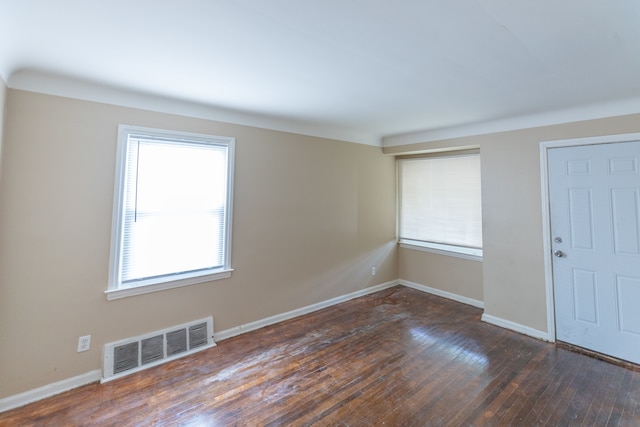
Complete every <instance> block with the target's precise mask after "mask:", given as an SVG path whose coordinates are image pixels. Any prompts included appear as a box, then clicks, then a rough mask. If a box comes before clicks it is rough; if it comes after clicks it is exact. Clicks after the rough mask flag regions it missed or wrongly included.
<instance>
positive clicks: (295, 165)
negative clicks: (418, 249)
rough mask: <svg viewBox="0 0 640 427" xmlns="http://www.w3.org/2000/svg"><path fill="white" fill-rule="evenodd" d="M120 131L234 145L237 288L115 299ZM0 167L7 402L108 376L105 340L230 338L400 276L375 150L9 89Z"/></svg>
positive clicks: (223, 285)
mask: <svg viewBox="0 0 640 427" xmlns="http://www.w3.org/2000/svg"><path fill="white" fill-rule="evenodd" d="M121 123H124V124H131V125H138V126H147V127H156V128H162V129H172V130H182V131H188V132H199V133H208V134H213V135H223V136H231V137H235V138H236V163H235V198H234V218H233V253H232V266H233V268H234V269H235V271H234V273H233V276H232V277H231V278H230V279H227V280H220V281H216V282H211V283H204V284H198V285H193V286H188V287H184V288H178V289H173V290H168V291H162V292H156V293H152V294H146V295H141V296H135V297H130V298H124V299H121V300H116V301H110V302H107V300H106V298H105V295H104V290H105V289H106V287H107V274H108V264H109V243H110V233H111V212H112V200H113V186H114V162H115V150H116V135H117V127H118V124H121ZM2 167H3V179H2V181H0V236H2V238H1V239H0V260H2V266H1V267H2V268H1V269H0V290H1V291H2V294H1V298H0V349H1V351H0V358H1V360H0V398H2V397H6V396H9V395H13V394H16V393H20V392H24V391H27V390H31V389H34V388H37V387H40V386H43V385H46V384H49V383H52V382H55V381H59V380H63V379H67V378H70V377H73V376H76V375H80V374H83V373H86V372H89V371H92V370H95V369H100V367H101V350H102V345H103V344H104V343H106V342H110V341H114V340H118V339H122V338H125V337H129V336H133V335H137V334H141V333H146V332H150V331H154V330H157V329H162V328H165V327H169V326H172V325H175V324H179V323H183V322H187V321H190V320H195V319H198V318H202V317H205V316H209V315H213V316H214V319H215V329H216V330H217V331H221V330H225V329H229V328H232V327H235V326H238V325H241V324H245V323H248V322H251V321H255V320H259V319H263V318H265V317H268V316H272V315H275V314H280V313H283V312H286V311H289V310H293V309H296V308H300V307H303V306H306V305H309V304H313V303H317V302H320V301H324V300H327V299H329V298H333V297H336V296H340V295H344V294H347V293H350V292H353V291H357V290H360V289H363V288H365V287H369V286H373V285H376V284H380V283H385V282H388V281H392V280H395V279H397V278H398V270H397V264H398V262H397V250H396V245H395V183H394V178H395V164H394V159H393V157H392V156H385V155H383V153H382V150H381V149H380V148H376V147H370V146H365V145H359V144H353V143H347V142H341V141H335V140H327V139H320V138H315V137H307V136H301V135H295V134H290V133H284V132H276V131H268V130H263V129H257V128H251V127H244V126H238V125H231V124H225V123H219V122H213V121H207V120H201V119H193V118H187V117H183V116H176V115H168V114H160V113H154V112H149V111H143V110H136V109H130V108H124V107H118V106H112V105H106V104H98V103H91V102H85V101H78V100H72V99H68V98H61V97H55V96H49V95H42V94H35V93H30V92H23V91H17V90H12V89H10V90H9V91H8V96H7V110H6V122H5V141H4V155H3V158H2ZM372 266H376V267H377V275H376V276H375V277H372V276H371V273H370V272H371V267H372ZM85 334H91V335H92V342H91V350H90V351H89V352H86V353H76V345H77V340H78V336H80V335H85Z"/></svg>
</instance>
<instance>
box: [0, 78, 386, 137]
mask: <svg viewBox="0 0 640 427" xmlns="http://www.w3.org/2000/svg"><path fill="white" fill-rule="evenodd" d="M7 87H9V88H11V89H18V90H24V91H29V92H36V93H43V94H47V95H54V96H62V97H66V98H72V99H79V100H83V101H91V102H100V103H104V104H110V105H118V106H121V107H129V108H138V109H142V110H149V111H155V112H158V113H167V114H177V115H180V116H186V117H194V118H198V119H205V120H215V121H219V122H224V123H233V124H237V125H241V126H251V127H257V128H262V129H270V130H276V131H280V132H290V133H296V134H300V135H309V136H315V137H319V138H330V139H335V140H340V141H349V142H354V143H358V144H365V145H372V146H374V147H380V146H381V138H380V136H379V135H377V134H374V133H372V132H370V131H368V130H365V129H352V128H339V127H336V126H334V127H330V126H326V125H323V124H322V123H316V122H311V121H303V120H295V119H287V118H282V117H277V116H273V115H269V114H261V113H256V112H249V111H240V110H234V109H229V108H223V107H216V106H212V105H207V104H204V103H201V102H197V101H189V100H181V99H175V98H168V97H164V96H157V95H153V94H149V93H141V92H135V91H132V90H127V89H123V88H118V87H113V86H108V85H103V84H99V83H95V82H90V81H84V80H79V79H74V78H71V77H67V76H64V75H59V74H52V73H46V72H42V71H35V70H21V71H18V72H16V73H13V74H12V75H11V76H9V77H8V81H7Z"/></svg>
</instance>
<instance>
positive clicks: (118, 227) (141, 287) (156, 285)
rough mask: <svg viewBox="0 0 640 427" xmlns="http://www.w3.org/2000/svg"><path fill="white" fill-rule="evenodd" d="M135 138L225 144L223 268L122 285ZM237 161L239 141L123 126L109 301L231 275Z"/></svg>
mask: <svg viewBox="0 0 640 427" xmlns="http://www.w3.org/2000/svg"><path fill="white" fill-rule="evenodd" d="M131 135H135V136H139V137H151V138H158V139H167V140H169V141H180V142H186V143H189V142H192V143H199V144H215V145H225V146H226V147H227V200H226V203H227V206H226V208H227V209H226V212H225V216H226V218H225V224H226V227H225V230H224V234H225V237H224V238H225V249H224V253H223V258H224V259H223V266H222V267H221V268H219V269H216V270H207V271H205V272H202V271H192V272H186V273H181V274H175V275H172V276H171V277H157V278H151V279H145V280H140V281H137V282H136V283H135V285H134V286H130V285H122V283H121V277H122V273H121V268H122V246H123V232H124V229H123V228H124V224H123V222H124V218H123V217H124V212H123V209H124V206H123V202H124V191H125V188H124V186H125V174H126V168H127V144H128V140H129V137H130V136H131ZM234 158H235V138H230V137H224V136H213V135H204V134H198V133H187V132H177V131H169V130H162V129H153V128H147V127H139V126H130V125H120V126H119V127H118V148H117V155H116V171H115V186H114V199H113V200H114V201H113V217H112V229H111V254H110V255H111V256H110V261H109V282H108V289H107V290H106V291H105V294H106V296H107V299H108V300H114V299H119V298H124V297H128V296H133V295H141V294H146V293H150V292H156V291H161V290H165V289H172V288H177V287H182V286H188V285H192V284H196V283H202V282H208V281H214V280H220V279H225V278H228V277H230V276H231V272H232V271H233V269H232V268H231V230H232V218H233V213H232V210H233V177H234Z"/></svg>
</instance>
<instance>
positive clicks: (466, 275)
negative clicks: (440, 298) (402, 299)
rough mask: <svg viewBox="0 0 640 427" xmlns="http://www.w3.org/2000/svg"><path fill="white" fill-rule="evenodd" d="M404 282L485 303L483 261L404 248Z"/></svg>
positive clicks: (400, 269)
mask: <svg viewBox="0 0 640 427" xmlns="http://www.w3.org/2000/svg"><path fill="white" fill-rule="evenodd" d="M398 273H399V274H400V279H402V280H407V281H409V282H413V283H417V284H419V285H424V286H429V287H430V288H435V289H439V290H441V291H445V292H449V293H452V294H455V295H459V296H462V297H465V298H471V299H474V300H476V301H483V290H482V262H481V261H473V260H468V259H463V258H457V257H452V256H446V255H440V254H435V253H429V252H423V251H420V250H415V249H410V248H400V249H399V253H398Z"/></svg>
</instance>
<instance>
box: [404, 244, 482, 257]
mask: <svg viewBox="0 0 640 427" xmlns="http://www.w3.org/2000/svg"><path fill="white" fill-rule="evenodd" d="M399 243H400V247H401V248H405V249H413V250H416V251H422V252H429V253H434V254H439V255H446V256H452V257H456V258H462V259H467V260H470V261H482V249H475V248H465V247H462V246H452V245H443V244H439V243H428V242H420V241H417V240H405V239H402V240H400V242H399Z"/></svg>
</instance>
